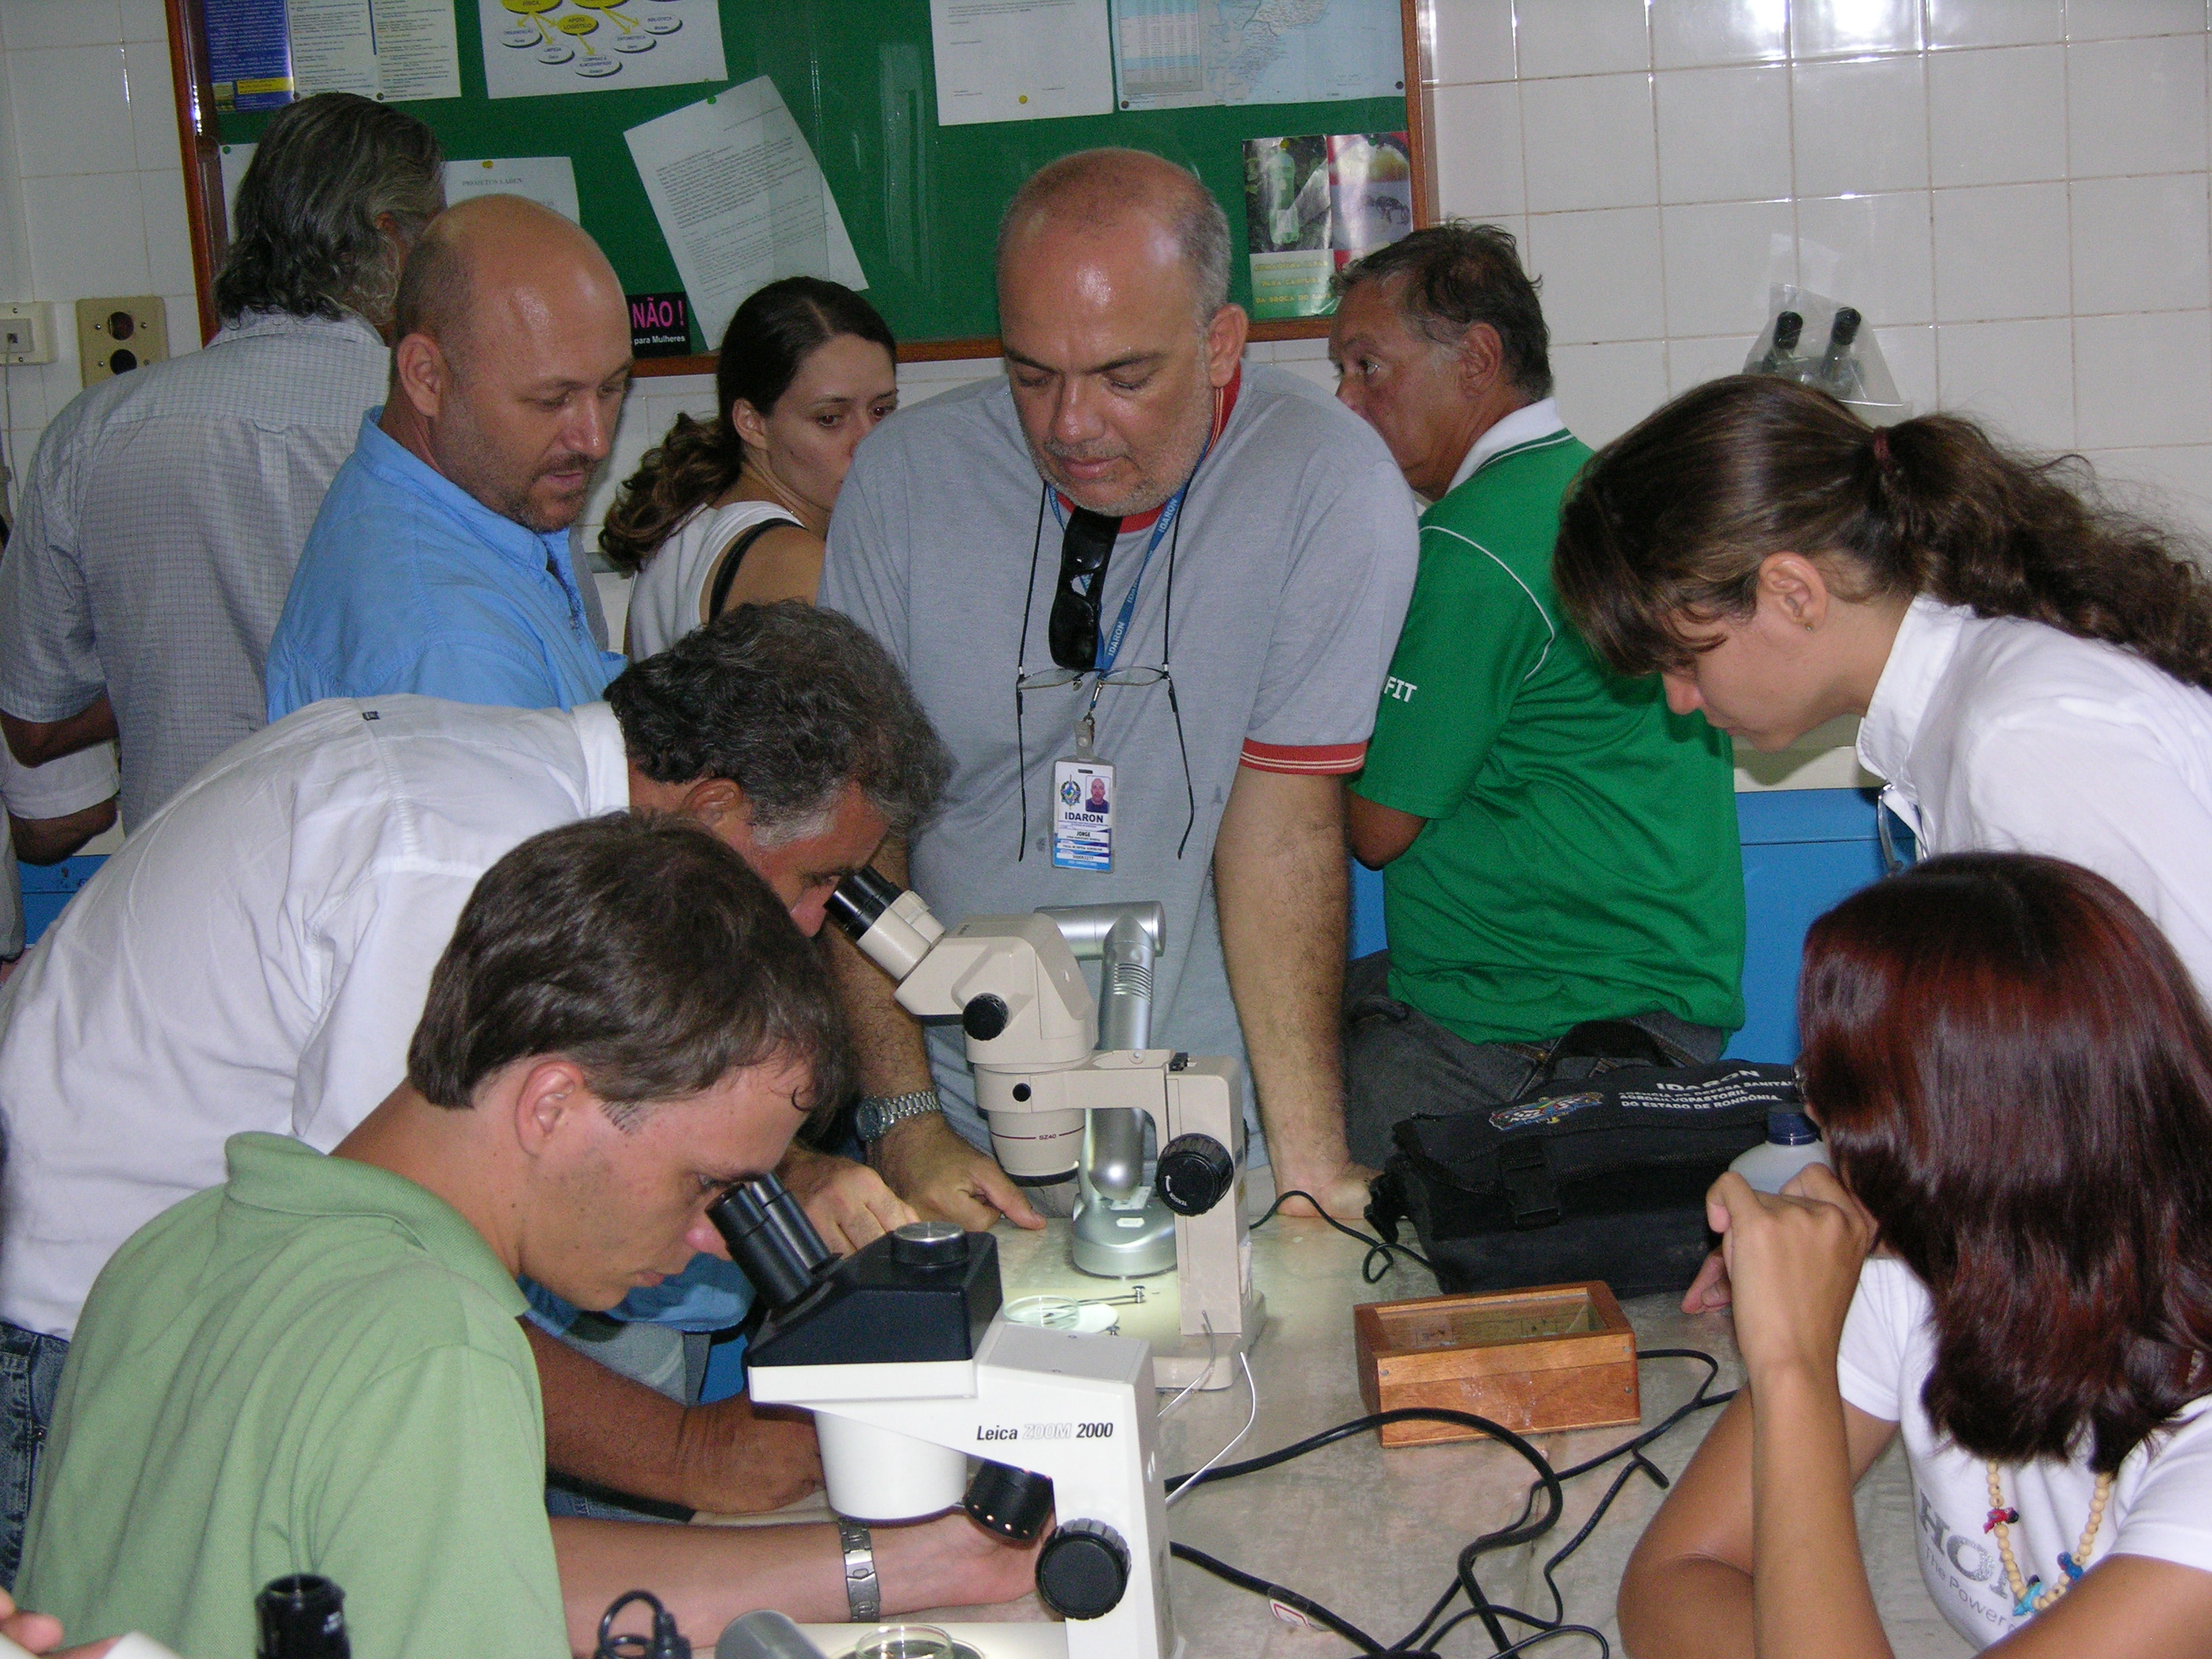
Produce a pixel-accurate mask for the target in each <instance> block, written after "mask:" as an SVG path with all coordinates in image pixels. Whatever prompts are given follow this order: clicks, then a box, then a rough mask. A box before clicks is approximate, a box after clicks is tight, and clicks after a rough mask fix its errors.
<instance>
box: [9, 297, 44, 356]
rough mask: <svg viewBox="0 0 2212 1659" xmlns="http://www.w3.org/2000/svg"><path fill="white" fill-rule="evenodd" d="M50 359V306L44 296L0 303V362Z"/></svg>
mask: <svg viewBox="0 0 2212 1659" xmlns="http://www.w3.org/2000/svg"><path fill="white" fill-rule="evenodd" d="M53 360H54V308H53V307H52V306H51V305H49V304H47V303H46V301H44V300H15V301H7V302H5V303H0V365H4V364H15V363H50V362H53Z"/></svg>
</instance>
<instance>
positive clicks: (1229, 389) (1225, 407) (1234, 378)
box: [1053, 362, 1244, 536]
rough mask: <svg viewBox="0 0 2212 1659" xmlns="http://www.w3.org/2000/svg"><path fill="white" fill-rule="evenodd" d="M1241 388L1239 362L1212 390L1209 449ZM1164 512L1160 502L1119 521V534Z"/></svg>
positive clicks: (1070, 505) (1069, 505)
mask: <svg viewBox="0 0 2212 1659" xmlns="http://www.w3.org/2000/svg"><path fill="white" fill-rule="evenodd" d="M1243 387H1244V365H1243V363H1241V362H1240V363H1238V364H1237V372H1236V373H1235V374H1232V375H1231V376H1230V377H1229V384H1228V385H1227V386H1216V387H1215V388H1214V392H1213V432H1212V435H1211V436H1209V437H1208V438H1207V439H1206V445H1207V447H1209V448H1210V447H1212V446H1213V445H1215V444H1218V443H1219V442H1220V441H1221V435H1222V432H1223V431H1224V430H1225V428H1227V427H1228V425H1229V417H1230V416H1231V415H1233V414H1235V413H1236V412H1237V393H1238V392H1241V391H1243ZM1053 494H1054V495H1056V496H1058V497H1059V500H1060V511H1061V512H1062V513H1073V512H1074V511H1075V503H1074V502H1073V501H1070V500H1068V499H1067V497H1066V496H1065V495H1060V491H1058V490H1056V489H1055V490H1054V491H1053ZM1166 510H1167V503H1166V502H1165V501H1162V502H1161V503H1160V504H1159V506H1158V507H1154V508H1153V509H1152V511H1151V512H1149V513H1133V514H1132V515H1131V516H1130V517H1128V518H1126V519H1124V520H1121V531H1120V532H1119V533H1120V534H1121V535H1124V536H1126V535H1127V534H1128V533H1129V532H1131V531H1133V530H1150V529H1151V528H1152V526H1154V525H1156V524H1158V522H1159V521H1160V514H1161V513H1164V511H1166Z"/></svg>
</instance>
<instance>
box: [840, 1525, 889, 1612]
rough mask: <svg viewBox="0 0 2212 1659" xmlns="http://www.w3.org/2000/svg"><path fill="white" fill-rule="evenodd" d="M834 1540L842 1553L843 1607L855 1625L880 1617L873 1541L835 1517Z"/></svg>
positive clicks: (865, 1531)
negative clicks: (843, 1575) (843, 1576)
mask: <svg viewBox="0 0 2212 1659" xmlns="http://www.w3.org/2000/svg"><path fill="white" fill-rule="evenodd" d="M837 1541H838V1542H839V1543H840V1544H841V1545H842V1546H843V1547H844V1550H845V1606H846V1608H847V1610H848V1611H849V1612H850V1613H852V1615H853V1622H854V1624H856V1625H872V1624H874V1623H875V1622H876V1620H878V1619H880V1618H881V1617H883V1612H884V1592H883V1586H882V1585H881V1584H879V1583H877V1581H876V1541H875V1538H874V1537H873V1535H872V1534H870V1532H869V1531H868V1529H867V1528H866V1527H864V1526H862V1525H861V1524H860V1522H858V1521H848V1520H847V1519H846V1518H845V1517H844V1516H842V1515H841V1516H838V1517H837Z"/></svg>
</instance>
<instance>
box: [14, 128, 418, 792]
mask: <svg viewBox="0 0 2212 1659" xmlns="http://www.w3.org/2000/svg"><path fill="white" fill-rule="evenodd" d="M444 205H445V185H444V160H443V157H442V156H441V154H440V151H439V148H438V141H437V139H436V138H435V137H434V136H433V135H432V134H431V131H430V130H429V129H428V127H426V126H424V125H422V123H421V122H420V121H417V120H416V119H415V118H413V117H412V116H410V115H403V114H402V113H400V112H398V110H396V109H391V108H387V107H386V106H383V105H381V104H378V103H375V102H374V101H372V100H369V99H366V98H357V97H355V96H354V95H353V94H350V93H337V92H332V93H324V94H319V95H318V96H316V97H313V98H309V99H306V100H302V101H301V102H300V103H297V104H294V105H291V106H288V107H287V108H285V109H283V110H282V111H280V112H278V113H277V115H276V118H275V119H274V120H272V121H271V122H270V124H269V129H268V131H266V132H265V133H264V135H263V137H262V139H261V143H260V146H259V148H258V149H257V151H256V152H255V154H254V157H253V161H252V166H250V167H247V168H246V178H245V179H244V180H243V182H242V183H241V184H240V186H239V191H238V205H237V210H236V219H237V223H236V224H235V226H234V235H233V237H232V240H231V244H230V251H229V253H228V257H227V258H226V260H225V262H224V264H223V268H222V272H221V274H220V275H219V276H217V277H216V289H215V293H216V306H217V307H218V308H219V309H220V310H221V312H222V319H223V327H222V332H221V333H219V334H217V335H216V337H215V338H214V339H213V340H211V341H210V342H209V343H208V345H207V348H206V349H204V350H202V351H196V352H191V353H189V354H187V355H185V356H179V357H177V358H174V359H173V360H172V361H170V362H166V363H155V364H152V365H150V366H149V367H148V368H139V369H134V370H132V371H131V373H129V374H122V375H118V376H117V377H116V378H115V379H114V380H111V381H108V382H106V383H105V384H103V385H100V386H94V387H92V388H90V389H89V390H88V391H86V392H84V393H82V395H81V396H79V397H78V398H76V400H75V401H74V402H72V403H71V404H70V405H69V407H68V408H67V409H64V410H63V411H62V412H61V413H60V414H59V415H58V416H55V417H54V420H53V422H52V424H51V425H49V426H48V427H47V428H46V435H45V436H44V437H43V438H42V439H41V440H40V443H39V449H38V453H37V455H36V457H35V458H34V459H33V461H32V463H31V469H30V475H29V477H28V479H27V481H26V483H25V485H24V489H23V501H22V515H21V519H20V520H18V522H17V524H16V526H15V536H14V537H13V538H12V539H11V540H10V542H9V547H8V556H7V557H6V558H5V559H4V560H0V729H4V731H5V733H6V737H7V743H8V746H9V749H10V750H13V751H14V753H15V757H16V758H17V759H18V760H20V761H21V762H22V763H24V764H25V765H27V766H37V765H40V764H43V763H46V762H48V761H52V760H53V759H56V758H57V757H60V756H64V755H68V754H71V753H74V752H75V751H76V750H81V749H86V748H89V747H91V746H92V745H93V744H98V743H100V742H103V741H105V740H106V739H108V738H114V737H117V736H118V734H119V735H120V737H121V738H122V750H123V761H122V766H123V775H122V809H123V822H124V823H125V825H126V826H128V827H131V828H136V827H137V825H139V824H141V823H144V822H145V821H146V820H147V819H148V818H149V817H151V816H152V815H153V813H154V811H155V809H156V808H158V807H159V806H160V805H161V803H162V802H163V801H165V800H167V799H168V798H169V797H170V796H171V795H173V794H174V793H176V791H177V790H178V789H179V787H182V786H183V784H184V781H185V779H187V778H189V777H191V775H192V774H193V773H195V772H197V771H198V770H199V769H200V768H201V767H203V766H204V765H206V764H207V763H208V762H210V760H213V759H214V758H215V757H216V756H217V755H218V754H220V753H222V751H223V750H225V749H228V747H229V746H230V745H231V744H234V743H236V742H237V741H238V740H239V739H240V738H243V737H245V736H246V735H247V734H248V733H250V732H253V731H256V730H258V728H259V727H260V726H261V725H262V724H263V723H264V716H263V709H264V690H263V684H262V673H263V670H264V665H265V663H266V660H267V657H268V653H269V641H270V635H271V634H272V633H273V632H274V631H275V630H276V618H277V615H278V613H279V612H280V611H282V610H283V605H284V594H285V592H286V590H287V589H288V588H289V586H290V585H291V580H292V571H293V567H294V566H295V564H296V563H297V562H298V561H299V557H300V550H301V546H302V545H303V544H305V543H306V541H307V531H308V528H309V526H312V525H313V523H314V520H315V513H316V512H317V510H318V509H319V507H321V506H322V501H323V495H324V493H325V491H326V490H327V489H329V488H330V483H331V478H332V477H335V476H336V474H337V470H338V468H339V466H340V465H342V464H343V462H344V460H345V459H346V457H347V456H348V455H349V454H350V453H352V450H353V444H354V434H355V430H356V428H357V427H358V426H359V425H360V424H361V416H362V410H366V409H368V407H369V406H370V405H371V404H374V403H376V402H377V401H378V400H379V398H381V397H382V395H383V392H384V380H385V363H386V348H385V337H384V331H386V330H388V329H389V328H390V326H391V324H392V296H393V295H394V293H395V291H396V290H397V289H398V282H399V271H400V266H401V264H402V261H403V260H404V258H405V256H406V253H407V252H408V250H409V248H410V247H411V246H413V244H414V241H415V239H416V236H417V235H418V234H420V233H421V231H422V227H423V226H424V225H425V224H427V223H428V222H429V220H430V219H431V217H432V216H434V215H435V214H436V213H437V212H438V211H439V210H441V208H442V207H443V206H444Z"/></svg>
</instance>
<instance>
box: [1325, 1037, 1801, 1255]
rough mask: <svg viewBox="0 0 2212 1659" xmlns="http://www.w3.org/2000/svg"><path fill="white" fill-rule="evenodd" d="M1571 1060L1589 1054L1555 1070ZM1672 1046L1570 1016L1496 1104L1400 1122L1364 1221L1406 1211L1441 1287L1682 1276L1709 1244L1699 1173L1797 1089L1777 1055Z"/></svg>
mask: <svg viewBox="0 0 2212 1659" xmlns="http://www.w3.org/2000/svg"><path fill="white" fill-rule="evenodd" d="M1571 1060H1586V1061H1591V1062H1594V1064H1593V1065H1591V1066H1589V1067H1588V1068H1576V1069H1577V1070H1578V1071H1579V1072H1580V1073H1581V1074H1580V1075H1577V1076H1575V1077H1572V1078H1561V1077H1559V1075H1558V1073H1559V1071H1560V1070H1561V1069H1562V1068H1563V1067H1565V1066H1566V1064H1567V1062H1569V1061H1571ZM1674 1060H1675V1057H1674V1055H1673V1054H1670V1053H1669V1051H1668V1049H1667V1048H1664V1047H1663V1046H1662V1044H1661V1043H1660V1042H1658V1040H1657V1039H1656V1038H1655V1037H1653V1036H1651V1035H1650V1033H1649V1032H1647V1031H1645V1030H1643V1029H1642V1028H1641V1027H1638V1026H1635V1025H1631V1024H1626V1022H1623V1021H1614V1020H1597V1021H1591V1022H1589V1023H1588V1024H1582V1025H1577V1026H1576V1027H1575V1028H1574V1029H1573V1030H1571V1031H1569V1032H1568V1033H1567V1034H1566V1035H1565V1036H1562V1037H1560V1038H1559V1040H1558V1041H1557V1042H1555V1043H1553V1045H1552V1047H1551V1048H1550V1050H1549V1051H1548V1052H1547V1053H1546V1054H1545V1055H1544V1056H1543V1057H1542V1059H1541V1060H1540V1061H1539V1063H1538V1065H1537V1067H1536V1072H1535V1074H1534V1077H1533V1078H1532V1079H1531V1080H1530V1082H1529V1083H1528V1086H1527V1087H1526V1088H1524V1089H1523V1090H1522V1092H1521V1094H1520V1095H1519V1096H1518V1097H1516V1099H1514V1100H1513V1101H1512V1102H1511V1103H1509V1104H1507V1105H1504V1106H1498V1107H1492V1108H1490V1109H1480V1108H1471V1109H1468V1110H1467V1111H1463V1112H1451V1113H1443V1114H1435V1115H1421V1116H1417V1117H1411V1118H1407V1119H1406V1120H1405V1121H1402V1122H1401V1123H1400V1124H1399V1125H1398V1126H1397V1127H1396V1130H1395V1140H1396V1142H1397V1150H1396V1151H1395V1152H1393V1153H1392V1154H1391V1156H1390V1158H1389V1163H1388V1164H1386V1165H1385V1167H1384V1170H1383V1176H1382V1177H1381V1178H1380V1179H1378V1180H1377V1181H1376V1182H1375V1184H1374V1188H1373V1194H1372V1196H1373V1202H1372V1204H1371V1206H1370V1208H1369V1210H1368V1212H1367V1218H1368V1220H1369V1222H1370V1225H1374V1226H1375V1227H1376V1229H1377V1230H1378V1231H1380V1232H1381V1233H1382V1235H1383V1237H1385V1238H1388V1239H1391V1240H1393V1241H1395V1239H1396V1237H1397V1236H1398V1225H1399V1223H1400V1222H1401V1221H1402V1220H1410V1221H1412V1223H1413V1230H1414V1231H1415V1232H1416V1233H1417V1234H1418V1235H1419V1238H1420V1243H1421V1249H1422V1251H1423V1253H1424V1254H1425V1255H1427V1256H1428V1258H1429V1260H1430V1261H1431V1262H1432V1263H1433V1264H1434V1265H1435V1267H1436V1274H1437V1284H1438V1285H1441V1286H1442V1287H1443V1289H1444V1290H1446V1291H1493V1290H1510V1289H1514V1288H1517V1287H1520V1286H1524V1285H1559V1284H1571V1283H1575V1282H1577V1281H1579V1280H1583V1279H1602V1280H1603V1281H1604V1282H1605V1283H1606V1284H1607V1285H1611V1286H1612V1287H1613V1294H1614V1295H1616V1296H1619V1297H1632V1296H1648V1295H1651V1294H1654V1293H1656V1292H1658V1291H1674V1292H1677V1293H1679V1292H1680V1291H1683V1290H1685V1289H1686V1288H1687V1287H1688V1285H1689V1283H1690V1281H1691V1279H1693V1278H1695V1277H1696V1275H1697V1271H1698V1267H1699V1263H1700V1262H1702V1261H1704V1260H1705V1255H1706V1252H1707V1251H1708V1250H1709V1249H1710V1248H1711V1234H1710V1233H1709V1232H1708V1231H1707V1229H1706V1226H1705V1189H1706V1188H1709V1187H1711V1185H1712V1183H1713V1182H1714V1181H1715V1180H1716V1179H1717V1178H1718V1177H1719V1176H1720V1175H1721V1173H1722V1172H1723V1170H1726V1169H1727V1168H1728V1166H1729V1164H1731V1163H1732V1162H1734V1161H1735V1158H1737V1157H1738V1156H1739V1155H1741V1153H1743V1152H1748V1151H1749V1150H1750V1149H1751V1148H1752V1147H1753V1146H1758V1145H1759V1143H1760V1142H1761V1141H1763V1140H1765V1138H1766V1114H1767V1111H1768V1109H1769V1108H1771V1107H1781V1108H1784V1109H1789V1110H1792V1111H1796V1110H1800V1109H1802V1097H1800V1095H1799V1094H1798V1091H1797V1084H1796V1073H1795V1071H1794V1069H1793V1068H1792V1067H1790V1066H1771V1065H1762V1064H1759V1063H1758V1062H1756V1061H1753V1060H1717V1061H1715V1062H1714V1063H1713V1064H1711V1065H1708V1066H1698V1065H1688V1066H1686V1065H1680V1064H1676V1063H1674Z"/></svg>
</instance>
